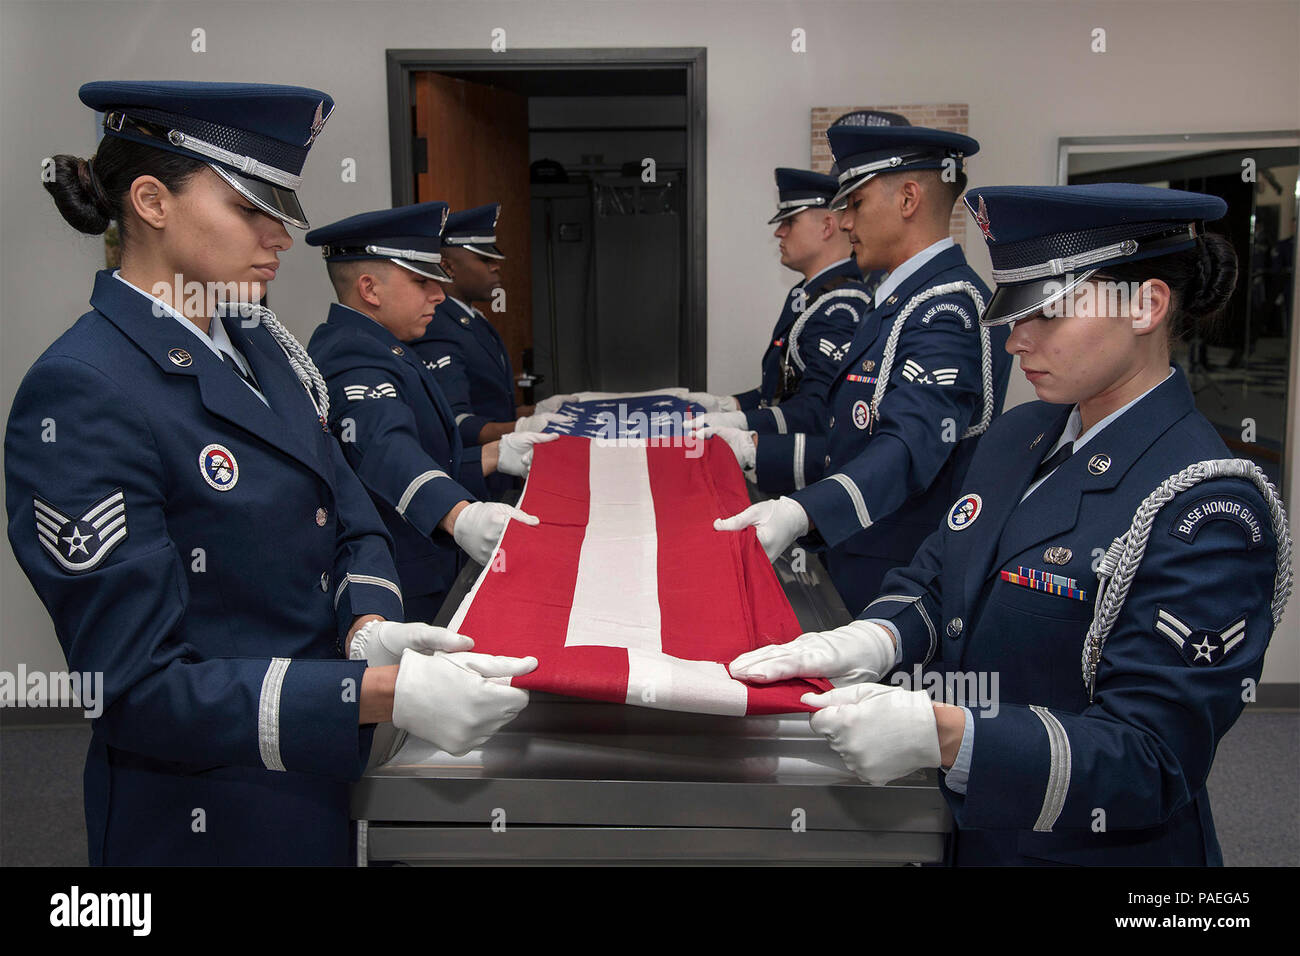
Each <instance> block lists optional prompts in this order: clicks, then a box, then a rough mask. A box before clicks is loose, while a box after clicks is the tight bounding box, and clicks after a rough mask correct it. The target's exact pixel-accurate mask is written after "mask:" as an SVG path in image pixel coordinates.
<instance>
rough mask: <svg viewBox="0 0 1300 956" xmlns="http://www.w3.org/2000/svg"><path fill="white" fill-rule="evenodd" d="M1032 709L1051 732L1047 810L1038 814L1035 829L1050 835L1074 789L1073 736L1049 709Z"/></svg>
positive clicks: (1049, 732)
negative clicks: (1071, 769)
mask: <svg viewBox="0 0 1300 956" xmlns="http://www.w3.org/2000/svg"><path fill="white" fill-rule="evenodd" d="M1029 709H1030V710H1032V711H1033V712H1034V713H1035V714H1037V715H1038V719H1039V720H1041V721H1042V722H1043V727H1044V728H1046V730H1047V746H1048V748H1049V754H1048V764H1049V768H1050V769H1049V771H1048V775H1047V789H1046V791H1045V792H1044V793H1043V809H1042V810H1041V812H1039V814H1038V822H1037V823H1035V824H1034V829H1035V830H1036V831H1038V832H1039V833H1050V832H1051V830H1052V827H1054V826H1055V825H1056V821H1057V820H1059V819H1060V817H1061V811H1062V810H1063V809H1065V796H1066V793H1068V792H1069V789H1070V762H1071V761H1070V736H1069V734H1067V733H1066V732H1065V728H1064V727H1062V726H1061V722H1060V721H1059V720H1057V719H1056V715H1054V714H1053V713H1052V712H1051V711H1050V710H1048V709H1047V708H1046V707H1040V706H1039V705H1038V704H1031V705H1030V707H1029Z"/></svg>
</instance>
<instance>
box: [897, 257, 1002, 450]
mask: <svg viewBox="0 0 1300 956" xmlns="http://www.w3.org/2000/svg"><path fill="white" fill-rule="evenodd" d="M954 292H965V293H966V294H967V295H968V296H970V297H971V300H972V301H973V302H974V303H975V321H976V322H977V323H978V322H979V317H980V316H981V315H982V314H983V313H984V297H983V296H982V295H980V290H979V289H977V288H975V286H974V285H973V284H971V283H970V282H967V281H966V280H965V279H961V280H959V281H957V282H945V283H944V284H943V285H936V286H933V287H932V288H929V289H926V290H925V291H924V292H919V293H917V294H916V295H914V296H912V298H911V299H909V300H908V303H907V305H905V306H903V308H902V310H901V311H900V312H899V313H898V315H897V317H895V319H894V325H893V327H892V328H891V329H890V330H889V339H888V341H886V342H885V354H884V356H883V357H882V358H881V361H880V376H879V377H878V378H877V379H876V390H875V392H874V393H872V396H871V425H872V428H873V429H874V428H875V424H876V422H877V421H878V420H879V418H880V400H881V399H882V398H884V397H885V387H886V386H887V385H888V384H889V374H890V372H892V371H893V369H894V353H895V352H896V351H897V350H898V337H899V336H900V335H901V334H902V332H903V325H904V324H905V323H906V322H907V319H908V317H909V316H910V315H911V314H912V312H913V311H914V310H915V309H916V307H917V306H918V305H920V304H921V303H922V302H925V301H927V300H928V299H933V298H934V297H935V296H940V295H952V294H953V293H954ZM979 329H980V381H981V384H982V386H983V389H984V410H983V411H982V412H981V413H980V419H979V421H978V422H976V423H975V424H974V425H971V427H970V428H968V429H966V430H965V431H964V432H962V434H961V437H962V438H973V437H974V436H976V435H982V434H984V432H985V431H986V430H987V429H988V427H989V422H991V421H993V353H992V349H991V346H990V342H989V330H988V329H986V328H985V327H984V326H983V325H981V326H980V327H979Z"/></svg>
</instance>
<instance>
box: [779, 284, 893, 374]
mask: <svg viewBox="0 0 1300 956" xmlns="http://www.w3.org/2000/svg"><path fill="white" fill-rule="evenodd" d="M827 299H861V300H862V301H863V302H864V303H866V306H867V312H870V311H871V310H872V309H873V308H875V300H874V299H873V298H872V297H871V296H869V295H867V294H866V293H865V292H863V291H862V290H861V289H831V291H830V292H826V293H823V294H822V295H820V296H818V297H817V299H816V301H814V302H813V304H812V305H810V306H808V308H806V309H804V310H803V312H802V313H800V315H799V318H797V319H795V321H794V325H793V326H791V328H790V335H789V351H788V353H787V354H788V355H789V356H790V361H791V362H793V363H794V364H795V365H796V366H797V367H798V369H799V371H800V372H802V371H803V370H804V360H803V357H802V356H801V355H800V354H799V335H800V334H801V333H802V332H803V327H804V324H805V323H806V322H807V321H808V319H809V317H810V316H811V315H812V314H813V313H814V312H816V311H817V308H818V306H820V305H821V304H822V303H823V302H825V301H826V300H827ZM832 308H834V306H832ZM845 308H848V306H845ZM827 311H828V312H829V311H830V309H827ZM864 314H865V313H864ZM861 321H862V317H861V316H859V317H858V318H857V319H855V320H854V322H855V323H860V322H861Z"/></svg>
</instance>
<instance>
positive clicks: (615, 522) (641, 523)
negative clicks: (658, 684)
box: [564, 439, 663, 693]
mask: <svg viewBox="0 0 1300 956" xmlns="http://www.w3.org/2000/svg"><path fill="white" fill-rule="evenodd" d="M620 446H621V447H620ZM588 481H589V484H590V503H589V506H588V507H589V511H588V517H587V533H586V535H585V536H584V537H583V539H582V550H581V551H580V552H579V554H578V579H577V581H576V582H575V583H574V588H573V608H572V610H571V611H570V612H569V628H568V631H567V633H566V634H565V637H564V645H565V646H566V647H576V646H589V647H593V646H594V647H626V648H628V649H629V650H631V649H636V650H641V651H653V652H655V653H660V652H661V651H662V649H663V642H662V638H661V635H660V622H659V573H658V567H657V562H658V554H659V546H658V536H657V534H656V532H655V508H654V499H653V498H652V497H651V494H650V471H649V468H648V467H647V464H646V450H645V442H644V441H632V440H628V439H624V440H622V441H621V442H619V444H618V445H613V444H606V443H605V442H601V441H593V442H592V443H591V449H590V466H589V470H588ZM629 693H630V691H629Z"/></svg>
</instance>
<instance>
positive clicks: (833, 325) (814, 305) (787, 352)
mask: <svg viewBox="0 0 1300 956" xmlns="http://www.w3.org/2000/svg"><path fill="white" fill-rule="evenodd" d="M776 186H777V193H778V196H779V199H778V201H777V210H776V215H774V216H773V217H772V218H771V219H770V220H768V225H771V224H772V223H777V228H776V237H777V239H778V240H780V250H781V264H782V265H784V266H786V267H787V268H790V269H794V270H795V271H797V272H802V273H803V280H802V281H800V282H798V283H796V284H795V285H794V286H792V287H791V289H790V291H789V292H788V293H787V294H786V296H785V300H784V302H783V305H782V308H781V315H780V317H779V318H778V319H777V320H776V327H775V328H774V329H773V330H772V337H771V339H770V340H769V342H768V346H767V349H766V351H765V352H764V353H763V361H762V372H763V375H762V381H761V383H760V385H759V386H758V388H753V389H750V390H749V391H747V392H742V393H740V394H739V395H736V396H713V395H707V394H692V395H691V396H690V397H691V398H692V399H693V400H695V401H697V402H699V403H700V404H701V405H702V406H703V407H704V408H705V409H706V413H705V414H704V415H702V416H699V419H700V425H701V426H706V427H707V426H715V427H732V428H743V429H746V430H748V431H755V432H758V433H760V434H763V433H767V432H771V433H774V434H781V435H784V434H787V433H793V432H808V433H812V434H823V433H824V432H825V429H826V393H827V392H828V391H829V390H830V386H831V383H832V382H833V381H834V380H835V372H836V370H837V369H838V368H839V365H840V363H841V362H842V361H843V360H844V356H845V354H846V353H847V351H848V348H849V344H850V343H851V342H852V341H853V336H854V333H856V332H857V329H858V324H859V322H860V321H861V319H862V316H863V315H864V314H865V313H866V312H868V311H870V310H871V308H872V307H873V302H872V299H871V293H872V290H874V288H875V287H876V286H877V285H878V284H879V282H880V280H881V279H882V278H883V277H884V273H883V271H876V272H872V273H871V274H870V275H868V276H867V278H866V279H865V280H864V279H863V277H862V272H861V271H860V270H859V269H858V264H857V262H855V261H854V259H853V255H852V250H851V248H850V246H849V241H848V236H847V235H846V234H845V233H844V232H843V231H841V230H840V228H839V217H838V215H836V214H835V213H833V212H831V210H830V203H831V199H832V198H833V197H834V195H835V192H836V189H837V188H838V185H837V183H836V180H835V178H834V177H833V176H824V175H822V174H820V173H815V172H812V171H810V170H804V169H786V168H784V167H781V168H778V169H777V170H776Z"/></svg>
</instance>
